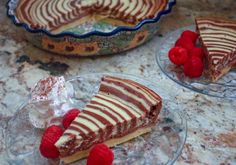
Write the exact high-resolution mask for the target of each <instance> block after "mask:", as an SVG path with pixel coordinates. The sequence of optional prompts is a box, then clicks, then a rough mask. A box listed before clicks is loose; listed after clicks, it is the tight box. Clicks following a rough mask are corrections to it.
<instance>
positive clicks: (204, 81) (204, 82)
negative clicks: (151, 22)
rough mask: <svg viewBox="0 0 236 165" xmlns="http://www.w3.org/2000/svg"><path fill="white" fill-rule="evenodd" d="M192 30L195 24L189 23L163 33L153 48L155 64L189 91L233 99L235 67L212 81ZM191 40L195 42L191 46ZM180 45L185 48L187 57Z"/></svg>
mask: <svg viewBox="0 0 236 165" xmlns="http://www.w3.org/2000/svg"><path fill="white" fill-rule="evenodd" d="M195 31H196V27H195V25H193V26H188V27H184V28H180V29H177V30H175V31H173V32H171V33H169V34H167V35H166V36H164V38H163V39H162V41H161V44H158V45H159V46H158V45H157V48H156V50H157V52H156V61H157V64H158V66H159V67H160V69H161V70H162V72H163V73H164V74H165V75H166V76H167V77H168V78H170V79H171V80H173V81H174V82H176V83H178V84H179V85H181V86H183V87H186V88H188V89H190V90H192V91H195V92H198V93H201V94H205V95H208V96H213V97H220V98H229V99H231V98H236V70H235V69H232V70H231V71H230V72H229V73H227V74H226V75H224V76H223V77H221V78H220V79H219V80H218V81H216V82H213V81H212V80H211V79H210V78H209V76H208V74H207V71H206V65H205V62H204V58H205V57H204V56H205V55H204V52H203V49H202V47H201V45H200V43H199V41H198V40H197V39H196V36H195V34H194V33H192V32H195ZM192 42H194V43H195V46H194V47H193V45H192ZM180 48H184V49H185V50H187V51H188V54H189V59H188V60H186V55H185V52H184V51H183V50H180ZM174 49H175V50H174ZM173 50H174V51H173ZM183 63H184V64H183ZM179 64H181V65H179Z"/></svg>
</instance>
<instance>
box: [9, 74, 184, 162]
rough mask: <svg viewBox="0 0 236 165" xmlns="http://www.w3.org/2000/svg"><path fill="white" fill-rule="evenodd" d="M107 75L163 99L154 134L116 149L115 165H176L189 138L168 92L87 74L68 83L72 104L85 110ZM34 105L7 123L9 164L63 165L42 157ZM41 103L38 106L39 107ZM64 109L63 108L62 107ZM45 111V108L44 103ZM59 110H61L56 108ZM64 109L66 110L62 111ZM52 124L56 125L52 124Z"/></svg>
mask: <svg viewBox="0 0 236 165" xmlns="http://www.w3.org/2000/svg"><path fill="white" fill-rule="evenodd" d="M104 75H110V76H117V77H121V78H126V79H130V80H134V81H136V82H138V83H140V84H143V85H145V86H147V87H149V88H150V89H152V90H154V91H155V92H157V93H158V94H160V96H161V97H162V98H163V108H162V111H161V113H160V115H159V121H158V124H157V125H156V127H155V128H154V129H153V131H152V132H151V133H147V134H145V135H143V136H140V137H137V138H135V139H133V140H131V141H128V142H126V143H123V144H120V145H117V146H115V147H114V148H113V151H114V155H115V160H114V162H113V164H116V165H118V164H122V165H123V164H134V165H139V164H140V165H141V164H142V165H144V164H149V165H157V164H173V163H174V162H175V161H176V160H177V158H178V157H179V156H180V154H181V152H182V149H183V146H184V144H185V141H186V136H187V124H186V120H185V119H184V117H183V115H182V114H181V112H180V109H179V108H178V105H177V104H175V103H173V102H172V101H170V100H169V98H168V93H165V90H163V91H162V89H160V88H157V87H158V84H153V83H151V82H149V81H146V80H143V79H142V78H139V77H135V76H131V75H124V74H115V73H99V74H86V75H81V76H78V77H74V78H71V79H68V80H67V83H70V84H72V86H73V89H74V93H73V97H71V99H70V104H73V106H74V107H77V108H80V109H82V108H83V107H84V106H85V104H86V103H87V102H89V100H90V99H91V97H92V96H93V95H94V94H96V92H97V91H98V88H99V84H100V80H101V77H102V76H104ZM33 104H35V103H29V102H26V103H24V104H23V105H22V106H21V107H20V108H19V110H18V111H17V113H16V114H15V115H14V116H13V118H12V119H11V120H10V121H9V122H8V126H7V130H6V146H7V155H8V157H7V162H9V163H10V164H17V165H21V164H22V165H23V164H24V165H25V164H38V163H39V162H40V164H45V165H47V164H63V162H60V160H59V159H56V160H52V159H51V160H50V159H46V158H43V157H42V156H41V155H40V153H39V143H40V139H41V136H42V134H43V129H40V128H36V127H35V126H34V125H35V124H34V123H32V122H31V121H32V120H31V117H30V116H31V114H32V111H35V109H34V108H32V107H34V105H33ZM39 104H40V102H38V103H37V105H39ZM62 106H63V105H62ZM42 108H46V107H45V104H43V103H42ZM57 108H58V107H57ZM61 108H62V109H63V107H61ZM51 124H53V122H52V123H51ZM73 164H74V165H77V164H78V165H79V164H86V160H81V161H78V162H75V163H73Z"/></svg>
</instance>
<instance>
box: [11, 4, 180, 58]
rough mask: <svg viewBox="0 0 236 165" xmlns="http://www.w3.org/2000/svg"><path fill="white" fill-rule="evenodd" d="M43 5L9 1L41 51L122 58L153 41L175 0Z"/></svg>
mask: <svg viewBox="0 0 236 165" xmlns="http://www.w3.org/2000/svg"><path fill="white" fill-rule="evenodd" d="M120 1H122V3H118V2H120ZM43 2H44V1H39V0H34V1H30V2H28V1H25V0H9V1H8V3H7V15H8V16H9V17H10V19H11V20H12V21H13V23H14V24H15V25H16V26H19V27H21V28H24V29H25V30H26V31H28V33H27V39H28V40H29V41H30V42H32V44H34V45H35V46H37V47H40V48H42V49H44V50H47V51H50V52H53V53H57V54H62V55H74V56H92V55H105V54H114V53H119V52H122V51H125V50H128V49H132V48H135V47H137V46H139V45H141V44H143V43H144V42H145V41H147V40H149V39H151V38H152V37H153V36H154V34H155V33H156V32H157V30H158V29H159V21H160V19H161V18H162V17H163V16H164V15H167V14H169V13H170V12H171V9H172V7H173V5H174V4H175V3H176V0H150V1H146V0H145V1H132V3H133V4H128V3H127V2H128V1H125V0H118V1H114V0H110V1H109V0H107V1H101V2H103V3H101V2H100V1H99V0H94V1H84V0H80V1H73V0H70V1H64V0H59V1H56V2H48V3H47V1H45V3H43ZM74 2H75V3H74ZM141 2H143V3H141ZM73 3H74V4H73ZM115 3H117V4H118V6H114V5H115ZM129 3H130V2H129ZM135 3H136V4H135ZM120 4H123V5H120ZM119 5H120V6H119ZM94 13H96V14H94ZM97 13H98V14H97ZM81 15H83V17H81Z"/></svg>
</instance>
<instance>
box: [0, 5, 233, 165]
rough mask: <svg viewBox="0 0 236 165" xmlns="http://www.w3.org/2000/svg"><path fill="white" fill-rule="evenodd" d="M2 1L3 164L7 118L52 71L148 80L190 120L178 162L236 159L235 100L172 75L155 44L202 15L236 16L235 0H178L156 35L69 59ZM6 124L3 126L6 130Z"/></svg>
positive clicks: (0, 89)
mask: <svg viewBox="0 0 236 165" xmlns="http://www.w3.org/2000/svg"><path fill="white" fill-rule="evenodd" d="M5 3H6V0H1V2H0V23H1V24H0V162H1V163H0V164H7V163H4V157H5V152H4V151H5V145H4V129H5V128H6V121H7V120H9V118H10V117H11V116H12V115H13V114H14V112H16V110H17V107H18V106H19V105H20V104H21V103H22V102H24V101H25V100H26V99H27V95H28V94H29V91H30V89H31V87H33V86H34V84H35V83H36V82H37V81H38V80H39V79H41V78H44V77H47V76H49V75H63V76H66V77H70V76H75V75H79V74H83V73H91V72H122V73H129V74H134V75H138V76H143V77H146V78H147V79H149V80H151V81H153V82H155V83H157V84H158V86H159V87H160V88H163V89H166V92H167V94H168V95H169V97H170V98H171V100H172V101H173V102H176V103H178V104H179V105H180V107H181V109H180V110H181V111H183V112H184V114H185V117H186V119H187V121H188V138H187V141H186V144H185V147H184V149H183V152H182V155H181V156H180V157H179V159H178V160H177V162H176V164H221V165H228V164H236V128H235V127H236V101H235V100H233V99H231V100H228V99H225V100H223V99H217V98H213V97H208V96H205V95H201V94H197V93H194V92H192V91H189V90H188V89H185V88H183V87H181V86H179V85H177V84H175V83H174V82H172V81H171V80H169V79H168V78H167V77H166V76H165V75H164V74H163V73H162V72H161V71H160V69H159V68H158V66H157V64H156V61H155V51H156V49H155V48H156V45H158V44H159V43H160V40H161V38H162V37H163V36H165V35H166V34H167V33H168V32H170V31H172V30H174V29H177V28H180V27H184V26H188V25H191V24H193V23H194V17H195V16H198V15H213V16H222V17H225V18H229V19H234V20H236V14H235V9H236V1H235V0H224V1H222V0H197V1H196V0H178V3H177V5H176V6H175V7H174V10H173V12H172V14H170V15H168V17H166V18H165V19H162V21H161V23H160V24H161V29H160V31H159V32H158V33H157V35H156V36H155V37H154V39H153V40H152V41H150V42H148V43H146V44H144V45H143V46H141V47H139V48H137V49H134V50H131V51H128V52H125V53H121V54H118V55H113V56H102V57H90V58H65V57H62V56H58V55H55V54H50V53H47V52H44V51H42V50H40V49H38V48H35V47H33V46H32V45H31V43H28V42H27V41H26V40H25V35H24V33H25V32H24V30H22V29H20V28H16V27H15V26H14V25H13V24H12V23H11V21H10V20H9V19H8V18H7V17H6V15H5V13H6V9H5ZM2 128H3V129H2Z"/></svg>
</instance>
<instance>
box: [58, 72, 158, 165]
mask: <svg viewBox="0 0 236 165" xmlns="http://www.w3.org/2000/svg"><path fill="white" fill-rule="evenodd" d="M161 107H162V99H161V97H160V96H159V95H158V94H156V93H155V92H154V91H152V90H151V89H149V88H147V87H145V86H143V85H141V84H139V83H136V82H134V81H131V80H127V79H121V78H117V77H111V76H105V77H103V78H102V81H101V84H100V88H99V92H98V93H97V94H96V95H95V96H93V97H92V99H91V101H90V102H89V103H88V104H87V105H86V106H85V107H84V109H83V110H82V111H81V113H80V114H79V115H78V116H77V117H76V118H75V119H74V121H73V122H72V123H71V125H70V126H69V128H68V129H67V130H65V132H64V133H63V135H62V136H61V138H60V139H59V140H58V141H57V142H56V144H55V145H56V147H57V148H58V150H59V152H60V158H61V159H62V160H63V161H64V162H65V163H70V162H73V161H76V160H79V159H81V158H84V157H86V156H88V152H89V150H90V148H91V147H92V146H93V145H94V144H97V143H106V144H107V145H108V146H110V147H112V146H114V145H117V144H120V143H123V142H126V141H128V140H130V139H132V138H134V137H137V136H139V135H141V134H144V133H147V132H150V131H151V129H152V128H153V127H154V126H155V125H156V123H157V120H158V114H159V113H160V110H161Z"/></svg>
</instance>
